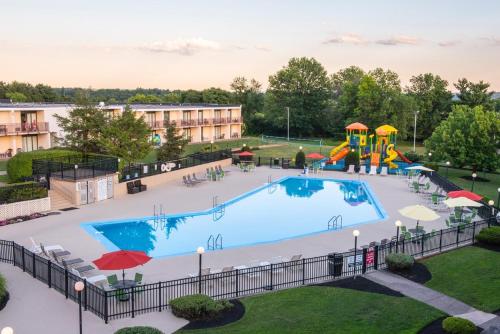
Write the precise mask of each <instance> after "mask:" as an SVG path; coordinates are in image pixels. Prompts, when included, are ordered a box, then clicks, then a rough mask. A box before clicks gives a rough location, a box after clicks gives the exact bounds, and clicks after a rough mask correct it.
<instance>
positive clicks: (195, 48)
mask: <svg viewBox="0 0 500 334" xmlns="http://www.w3.org/2000/svg"><path fill="white" fill-rule="evenodd" d="M139 49H140V50H143V51H148V52H157V53H177V54H180V55H183V56H191V55H193V54H195V53H198V52H201V51H205V50H218V49H220V44H219V43H217V42H214V41H210V40H207V39H203V38H190V39H176V40H172V41H166V42H152V43H149V44H147V45H143V46H141V47H139Z"/></svg>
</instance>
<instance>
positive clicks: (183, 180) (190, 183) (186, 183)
mask: <svg viewBox="0 0 500 334" xmlns="http://www.w3.org/2000/svg"><path fill="white" fill-rule="evenodd" d="M182 182H183V183H184V185H185V186H186V187H192V186H193V185H194V184H193V183H192V182H190V181H188V179H187V178H186V176H185V175H183V176H182Z"/></svg>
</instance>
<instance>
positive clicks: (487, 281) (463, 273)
mask: <svg viewBox="0 0 500 334" xmlns="http://www.w3.org/2000/svg"><path fill="white" fill-rule="evenodd" d="M422 263H423V264H424V265H425V266H426V267H427V268H428V269H429V270H430V272H431V273H432V279H431V280H430V281H429V282H427V283H426V284H425V285H426V286H428V287H429V288H432V289H435V290H437V291H440V292H442V293H444V294H446V295H448V296H451V297H455V298H456V299H459V300H461V301H463V302H464V303H466V304H469V305H471V306H473V307H475V308H477V309H479V310H482V311H485V312H493V311H498V310H500V289H499V287H500V252H495V251H491V250H486V249H483V248H480V247H465V248H461V249H457V250H454V251H451V252H448V253H444V254H441V255H438V256H433V257H431V258H428V259H426V260H423V261H422Z"/></svg>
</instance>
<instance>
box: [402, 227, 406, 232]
mask: <svg viewBox="0 0 500 334" xmlns="http://www.w3.org/2000/svg"><path fill="white" fill-rule="evenodd" d="M405 232H406V226H404V225H403V226H401V233H405Z"/></svg>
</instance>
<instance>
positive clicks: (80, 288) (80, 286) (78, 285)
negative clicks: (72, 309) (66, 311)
mask: <svg viewBox="0 0 500 334" xmlns="http://www.w3.org/2000/svg"><path fill="white" fill-rule="evenodd" d="M84 288H85V284H83V282H82V281H78V282H76V283H75V290H76V292H77V293H78V319H79V321H80V322H79V323H80V326H79V329H80V332H79V333H80V334H82V333H83V331H82V291H83V289H84Z"/></svg>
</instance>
